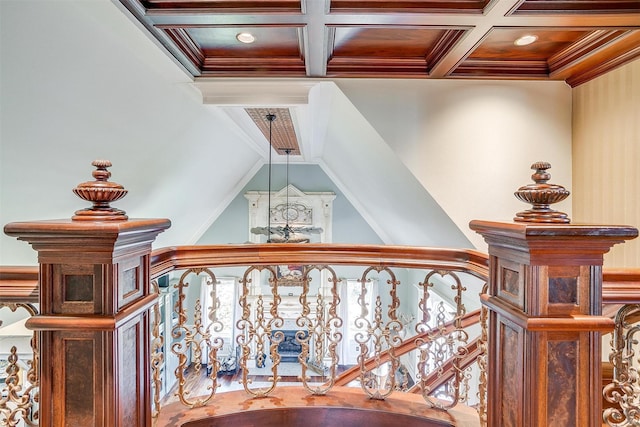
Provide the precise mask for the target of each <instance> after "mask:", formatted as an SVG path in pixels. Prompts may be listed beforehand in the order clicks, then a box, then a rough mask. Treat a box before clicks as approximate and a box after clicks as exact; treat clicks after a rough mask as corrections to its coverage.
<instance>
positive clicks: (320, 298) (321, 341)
mask: <svg viewBox="0 0 640 427" xmlns="http://www.w3.org/2000/svg"><path fill="white" fill-rule="evenodd" d="M312 270H318V271H320V272H322V271H327V272H328V273H329V274H330V277H329V278H328V279H327V280H328V282H329V283H330V284H331V300H330V301H329V302H328V307H327V302H326V301H325V299H326V298H325V296H324V295H323V293H322V287H321V289H320V291H319V292H318V295H317V298H316V313H315V319H311V318H310V316H309V315H310V313H311V308H310V305H309V302H308V299H307V295H308V293H309V282H310V279H309V273H310V272H311V271H312ZM338 282H339V280H338V279H337V276H336V273H335V271H334V270H333V269H332V268H330V267H328V266H325V265H320V266H310V267H307V268H305V274H304V279H303V290H302V293H301V295H300V298H299V300H300V304H301V306H302V312H301V315H300V317H299V318H298V319H297V320H296V324H297V325H298V327H300V328H306V330H307V333H306V334H305V333H303V332H302V331H298V333H297V334H296V338H297V340H298V342H300V344H301V345H302V351H301V353H300V356H299V361H300V363H301V366H302V374H301V376H300V378H301V380H302V383H303V386H304V387H305V388H306V389H307V390H308V391H309V392H311V393H313V394H316V395H322V394H326V393H327V392H328V391H329V390H330V389H331V388H332V387H333V384H334V383H335V379H336V376H337V366H338V360H339V358H338V354H337V346H338V344H339V343H340V341H341V340H342V333H341V332H340V331H339V330H340V328H341V327H342V319H341V318H340V317H339V316H338V306H339V304H340V297H339V296H338V289H337V284H338ZM311 343H314V352H313V353H314V354H313V356H312V360H311V362H310V363H311V364H312V366H313V367H314V368H315V369H317V370H318V371H320V372H321V373H322V374H323V375H324V372H325V369H326V368H325V366H324V360H325V358H326V357H328V358H329V359H330V363H331V365H330V367H329V379H328V380H327V381H326V382H325V383H324V384H323V385H322V386H317V387H312V386H311V385H310V384H309V380H310V378H309V377H308V376H307V371H308V369H309V367H310V366H309V361H308V360H307V358H308V355H309V351H310V344H311ZM312 369H313V368H312Z"/></svg>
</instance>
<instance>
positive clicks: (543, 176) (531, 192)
mask: <svg viewBox="0 0 640 427" xmlns="http://www.w3.org/2000/svg"><path fill="white" fill-rule="evenodd" d="M531 169H534V170H535V172H534V173H533V175H531V179H533V180H534V181H535V184H529V185H525V186H523V187H520V188H518V191H516V192H515V193H514V194H515V196H516V198H517V199H518V200H522V201H523V202H525V203H531V204H532V205H533V207H532V208H531V209H528V210H526V211H523V212H518V213H517V214H516V217H515V218H514V219H513V220H514V221H519V222H538V223H561V224H567V223H569V222H571V220H570V219H569V217H568V216H567V214H566V213H564V212H558V211H556V210H553V209H551V208H550V207H549V205H550V204H552V203H557V202H561V201H563V200H564V199H566V198H567V197H568V196H569V194H570V193H569V191H568V190H567V189H565V188H564V187H563V186H561V185H555V184H547V181H549V179H551V174H550V173H548V172H547V169H551V164H549V163H547V162H536V163H534V164H532V165H531Z"/></svg>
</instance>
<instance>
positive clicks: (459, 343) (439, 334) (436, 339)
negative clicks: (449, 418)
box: [416, 270, 469, 409]
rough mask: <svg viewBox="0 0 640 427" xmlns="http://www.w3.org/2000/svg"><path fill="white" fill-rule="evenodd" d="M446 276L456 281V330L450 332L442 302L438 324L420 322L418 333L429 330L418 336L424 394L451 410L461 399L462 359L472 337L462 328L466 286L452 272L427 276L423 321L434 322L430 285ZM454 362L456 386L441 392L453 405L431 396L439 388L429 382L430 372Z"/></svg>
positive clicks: (440, 370)
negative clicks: (430, 311) (434, 387)
mask: <svg viewBox="0 0 640 427" xmlns="http://www.w3.org/2000/svg"><path fill="white" fill-rule="evenodd" d="M436 275H437V276H440V277H442V278H444V277H445V276H449V277H451V278H453V280H454V283H453V284H452V285H451V289H452V290H454V291H455V292H456V294H455V297H454V302H455V304H456V306H455V310H456V311H455V313H454V318H453V324H454V328H453V331H451V332H449V333H447V331H446V323H447V315H448V313H447V312H446V309H445V307H444V304H443V303H442V302H440V303H439V304H438V305H437V306H436V313H435V318H433V320H435V325H433V326H432V327H431V328H430V329H429V328H428V326H427V324H423V325H420V324H418V325H416V332H418V333H419V334H420V333H427V336H428V337H427V339H422V338H420V339H417V340H416V346H417V347H418V348H420V361H419V363H418V371H419V372H418V377H419V379H420V383H421V387H422V396H423V398H424V399H425V401H426V402H427V403H429V404H430V405H431V406H432V407H434V408H438V409H449V408H452V407H453V406H455V405H456V404H457V403H458V402H459V401H460V399H461V397H462V395H461V386H462V384H463V381H464V372H463V369H462V367H461V361H462V360H463V359H464V358H465V357H466V355H467V353H468V350H467V347H466V345H467V343H468V339H469V336H468V334H467V332H466V331H465V330H464V329H463V328H462V318H463V317H464V315H465V313H466V309H465V306H464V304H463V302H462V293H463V292H464V291H465V290H466V288H465V287H464V286H462V282H461V281H460V278H459V277H458V276H457V275H456V274H455V273H453V272H450V271H435V270H434V271H432V272H430V273H429V274H427V276H426V277H425V279H424V281H423V282H422V283H420V284H419V285H420V286H421V287H422V289H423V298H422V299H421V302H420V309H421V310H422V311H423V316H422V317H423V321H424V320H426V321H427V322H429V321H431V319H432V314H431V313H427V311H429V308H428V306H427V301H428V298H429V295H428V294H429V288H432V287H433V283H432V280H433V279H434V277H435V276H436ZM450 359H451V361H452V368H453V370H454V376H453V382H452V384H453V385H452V387H449V388H446V389H445V390H444V391H442V393H441V394H444V395H446V397H447V398H448V399H450V400H451V402H450V403H449V404H446V403H444V401H443V400H440V399H435V398H433V397H432V396H431V395H432V394H433V393H434V392H435V391H436V390H432V389H431V387H430V386H429V384H428V383H427V378H428V375H427V374H428V373H429V372H437V375H438V376H441V375H444V374H445V363H446V362H447V361H448V360H450ZM449 390H451V392H449Z"/></svg>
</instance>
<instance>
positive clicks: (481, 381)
mask: <svg viewBox="0 0 640 427" xmlns="http://www.w3.org/2000/svg"><path fill="white" fill-rule="evenodd" d="M488 289H489V286H488V284H487V283H485V284H484V286H483V287H482V292H481V295H483V294H486V293H487V291H488ZM488 342H489V309H488V308H487V307H485V306H484V305H483V306H482V307H480V340H479V341H478V348H479V349H480V354H479V355H478V362H477V363H478V414H479V415H480V425H481V426H482V427H486V426H487V355H488V353H487V349H488V347H487V344H488Z"/></svg>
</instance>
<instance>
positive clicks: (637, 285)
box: [602, 268, 640, 304]
mask: <svg viewBox="0 0 640 427" xmlns="http://www.w3.org/2000/svg"><path fill="white" fill-rule="evenodd" d="M602 302H603V303H605V304H638V303H640V268H626V269H607V270H604V271H603V272H602Z"/></svg>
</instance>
